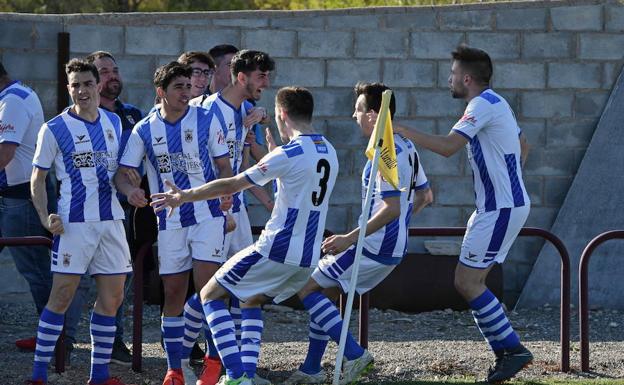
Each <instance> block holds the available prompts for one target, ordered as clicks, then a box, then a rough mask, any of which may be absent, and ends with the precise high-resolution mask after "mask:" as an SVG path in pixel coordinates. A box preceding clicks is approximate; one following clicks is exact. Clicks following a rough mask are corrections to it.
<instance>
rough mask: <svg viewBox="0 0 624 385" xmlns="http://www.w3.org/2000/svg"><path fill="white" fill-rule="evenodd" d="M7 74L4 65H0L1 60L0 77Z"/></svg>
mask: <svg viewBox="0 0 624 385" xmlns="http://www.w3.org/2000/svg"><path fill="white" fill-rule="evenodd" d="M7 75H8V73H7V71H6V69H4V66H3V65H2V62H0V77H3V76H7Z"/></svg>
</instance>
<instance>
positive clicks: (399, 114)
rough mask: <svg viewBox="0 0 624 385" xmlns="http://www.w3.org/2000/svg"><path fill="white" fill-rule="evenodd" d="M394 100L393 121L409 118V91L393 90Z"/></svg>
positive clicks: (404, 89)
mask: <svg viewBox="0 0 624 385" xmlns="http://www.w3.org/2000/svg"><path fill="white" fill-rule="evenodd" d="M392 91H393V93H394V99H395V101H396V111H395V112H394V114H395V120H396V119H403V118H405V117H407V116H409V108H410V103H411V99H410V91H409V88H393V90H392Z"/></svg>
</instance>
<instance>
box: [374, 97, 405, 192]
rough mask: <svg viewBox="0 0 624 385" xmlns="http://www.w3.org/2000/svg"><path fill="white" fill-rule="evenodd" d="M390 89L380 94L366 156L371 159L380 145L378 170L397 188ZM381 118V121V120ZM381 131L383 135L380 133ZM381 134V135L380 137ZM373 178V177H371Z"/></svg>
mask: <svg viewBox="0 0 624 385" xmlns="http://www.w3.org/2000/svg"><path fill="white" fill-rule="evenodd" d="M391 96H392V91H390V90H386V91H384V93H383V94H382V99H381V108H380V109H379V115H377V121H376V122H375V128H374V129H373V133H372V135H371V137H370V139H369V141H368V146H367V147H366V157H367V158H368V159H370V160H373V157H374V155H375V147H376V146H379V147H380V155H379V172H380V173H381V176H382V177H383V178H384V179H385V180H386V181H388V183H390V184H391V185H392V186H393V187H394V188H395V189H397V190H398V189H399V172H398V169H397V166H398V164H397V160H396V149H395V147H394V133H393V132H392V119H391V118H390V109H389V106H390V97H391ZM382 119H383V121H382ZM380 131H382V132H383V134H382V135H383V136H382V135H380ZM381 136H382V137H381ZM373 178H374V177H373Z"/></svg>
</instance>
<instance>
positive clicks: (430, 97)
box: [410, 90, 465, 118]
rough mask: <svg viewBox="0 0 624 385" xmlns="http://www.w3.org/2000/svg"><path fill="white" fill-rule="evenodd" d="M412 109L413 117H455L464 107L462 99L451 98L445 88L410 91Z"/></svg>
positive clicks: (460, 113) (459, 114)
mask: <svg viewBox="0 0 624 385" xmlns="http://www.w3.org/2000/svg"><path fill="white" fill-rule="evenodd" d="M412 100H413V103H412V110H411V113H410V115H411V116H414V117H419V118H424V117H443V116H448V117H457V118H459V117H460V116H461V115H462V113H463V111H464V108H465V104H464V103H463V101H461V100H458V99H453V98H452V97H451V93H450V92H449V91H447V90H414V91H412Z"/></svg>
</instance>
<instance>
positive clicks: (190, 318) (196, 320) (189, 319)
mask: <svg viewBox="0 0 624 385" xmlns="http://www.w3.org/2000/svg"><path fill="white" fill-rule="evenodd" d="M203 323H204V309H203V308H202V305H201V302H200V301H199V295H198V294H193V295H192V296H191V298H189V299H188V301H186V304H185V305H184V338H183V339H182V352H181V353H180V357H181V358H182V359H183V360H184V359H188V358H189V357H190V355H191V350H193V345H195V342H196V341H197V337H199V332H200V331H201V329H202V325H203Z"/></svg>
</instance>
